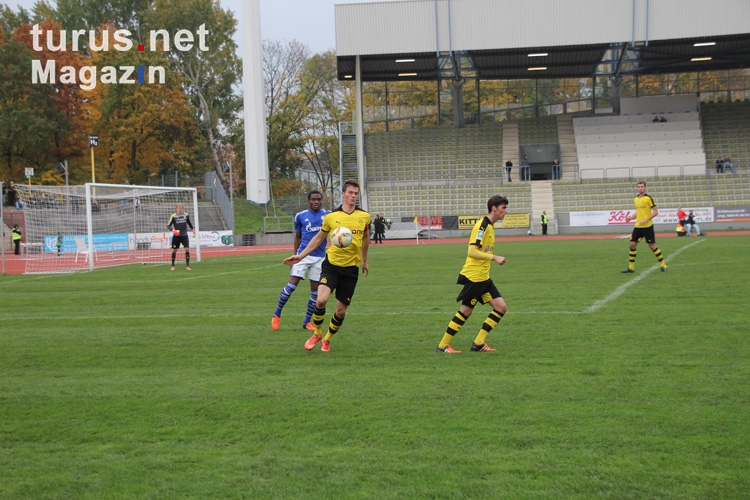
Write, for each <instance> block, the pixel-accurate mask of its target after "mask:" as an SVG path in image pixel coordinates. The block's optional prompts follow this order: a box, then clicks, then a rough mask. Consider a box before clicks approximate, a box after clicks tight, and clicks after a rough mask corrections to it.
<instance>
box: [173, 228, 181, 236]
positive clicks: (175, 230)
mask: <svg viewBox="0 0 750 500" xmlns="http://www.w3.org/2000/svg"><path fill="white" fill-rule="evenodd" d="M172 234H174V235H175V236H179V235H180V230H179V229H172Z"/></svg>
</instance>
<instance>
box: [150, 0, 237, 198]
mask: <svg viewBox="0 0 750 500" xmlns="http://www.w3.org/2000/svg"><path fill="white" fill-rule="evenodd" d="M146 21H147V24H148V26H149V27H151V29H163V30H166V31H167V32H168V33H169V34H170V42H172V41H174V37H175V35H176V34H177V32H178V31H180V30H188V31H190V32H192V33H193V36H194V37H195V42H194V43H193V45H192V48H191V49H189V50H179V49H177V48H176V47H175V46H174V44H171V43H170V47H169V48H170V50H169V51H168V52H166V55H167V57H168V58H169V60H170V61H171V63H172V66H173V67H174V68H175V69H176V70H177V71H178V72H179V73H180V74H181V75H182V77H183V78H184V80H183V81H184V89H185V91H186V92H187V94H188V95H189V96H190V98H191V101H192V104H193V106H194V107H195V109H196V112H197V117H198V121H199V123H200V124H201V128H202V130H203V133H204V136H205V143H206V146H207V150H208V152H209V155H210V161H211V164H212V166H213V169H214V171H215V172H216V175H217V176H218V178H219V180H220V181H221V183H222V185H223V187H224V189H225V190H226V192H227V193H229V192H230V186H229V180H228V179H227V177H226V176H225V174H224V168H223V167H222V161H221V158H220V155H219V151H220V147H219V146H220V144H221V143H223V142H224V141H223V140H222V139H223V138H224V135H225V134H226V133H227V129H226V125H227V124H229V123H231V121H232V120H233V117H234V114H235V113H236V112H237V110H238V109H239V107H240V106H241V99H240V97H239V96H238V94H237V93H236V92H235V85H238V84H239V83H240V80H241V64H240V60H239V58H238V57H237V45H236V44H235V42H234V40H233V39H232V36H233V35H234V32H235V30H236V24H237V21H236V20H235V19H234V17H233V15H232V13H231V11H228V10H223V9H221V7H219V4H218V2H214V1H212V0H156V1H155V2H154V8H153V9H150V10H149V11H148V13H147V14H146ZM200 29H205V30H207V31H208V35H207V36H206V37H205V42H206V45H207V47H208V50H202V47H201V43H200V42H199V30H200Z"/></svg>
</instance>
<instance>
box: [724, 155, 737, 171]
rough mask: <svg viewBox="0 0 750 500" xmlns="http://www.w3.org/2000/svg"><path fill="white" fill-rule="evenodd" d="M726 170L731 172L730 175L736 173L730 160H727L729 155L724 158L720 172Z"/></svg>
mask: <svg viewBox="0 0 750 500" xmlns="http://www.w3.org/2000/svg"><path fill="white" fill-rule="evenodd" d="M727 169H729V170H731V171H732V173H733V174H734V173H736V172H735V171H734V163H732V160H731V159H730V158H729V155H727V156H725V157H724V167H723V168H722V169H721V171H722V172H726V171H727Z"/></svg>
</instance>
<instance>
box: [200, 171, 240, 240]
mask: <svg viewBox="0 0 750 500" xmlns="http://www.w3.org/2000/svg"><path fill="white" fill-rule="evenodd" d="M205 188H206V195H205V198H206V199H207V200H211V201H213V202H214V203H216V205H218V207H219V210H220V211H221V215H222V217H224V222H226V224H227V227H228V228H229V229H231V230H232V233H234V203H232V200H230V199H229V197H228V196H227V194H226V192H225V191H224V186H222V185H221V182H219V177H218V176H217V175H216V172H206V186H205Z"/></svg>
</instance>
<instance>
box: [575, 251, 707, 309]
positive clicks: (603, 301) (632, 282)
mask: <svg viewBox="0 0 750 500" xmlns="http://www.w3.org/2000/svg"><path fill="white" fill-rule="evenodd" d="M704 241H706V240H698V241H696V242H694V243H691V244H689V245H685V246H684V247H682V248H679V249H677V250H676V251H675V252H674V253H672V254H671V255H670V256H669V258H670V260H671V259H673V258H675V257H677V256H678V255H680V254H681V253H682V252H683V250H687V249H688V248H690V247H692V246H695V245H697V244H698V243H703V242H704ZM665 260H666V259H665ZM658 268H659V265H658V264H657V265H655V266H653V267H650V268H648V269H646V270H645V271H643V272H642V273H641V274H639V275H638V276H636V277H635V278H633V279H631V280H630V281H628V282H627V283H624V284H622V285H620V286H619V287H617V288H616V289H615V291H614V292H612V293H610V294H609V295H607V296H606V297H604V298H603V299H601V300H597V301H596V302H594V303H593V304H591V306H589V307H587V308H586V309H584V310H583V314H590V313H593V312H596V311H598V310H599V309H601V308H602V307H604V306H605V305H607V304H608V303H610V302H612V301H613V300H615V299H616V298H618V297H619V296H620V295H622V294H623V293H625V290H627V289H628V288H630V287H631V286H633V285H635V284H636V283H638V282H639V281H641V280H642V279H643V278H645V277H646V276H648V275H649V274H651V273H652V272H654V271H656V270H657V269H658Z"/></svg>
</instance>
